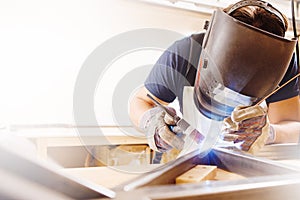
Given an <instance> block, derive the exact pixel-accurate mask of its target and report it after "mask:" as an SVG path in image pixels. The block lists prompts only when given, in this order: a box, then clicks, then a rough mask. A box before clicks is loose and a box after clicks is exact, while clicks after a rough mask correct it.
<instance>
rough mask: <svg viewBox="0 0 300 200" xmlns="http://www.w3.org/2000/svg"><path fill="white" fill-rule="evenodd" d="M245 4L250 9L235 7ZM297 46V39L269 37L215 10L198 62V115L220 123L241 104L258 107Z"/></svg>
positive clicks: (283, 71) (272, 35)
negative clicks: (256, 104) (257, 104)
mask: <svg viewBox="0 0 300 200" xmlns="http://www.w3.org/2000/svg"><path fill="white" fill-rule="evenodd" d="M244 2H248V3H249V1H242V3H244ZM250 2H256V3H257V2H262V1H250ZM241 6H247V5H245V4H242V5H238V6H235V9H238V8H239V7H241ZM258 6H260V5H258ZM232 10H233V9H231V12H232ZM278 12H279V11H278ZM277 14H278V13H277ZM295 45H296V40H295V39H287V38H284V37H281V36H278V35H275V34H272V33H269V32H267V31H264V30H262V29H259V28H256V27H254V26H251V25H248V24H246V23H244V22H241V21H239V20H237V19H235V18H233V17H231V16H230V15H229V14H228V13H226V12H224V11H222V10H220V9H218V10H216V11H215V12H214V14H213V16H212V20H211V21H210V24H209V26H208V29H207V32H206V34H205V37H204V40H203V43H202V47H203V49H202V52H201V55H200V60H199V63H198V70H197V75H196V80H195V87H194V102H195V105H196V107H197V109H198V111H200V113H201V114H203V115H204V116H206V117H208V118H210V119H213V120H217V121H221V120H223V119H224V118H225V117H228V116H230V114H231V112H232V111H233V109H234V108H235V107H236V106H238V105H245V106H249V105H253V104H255V103H257V102H258V101H259V100H261V99H262V98H263V97H265V96H266V95H268V94H269V93H270V92H272V91H273V90H274V89H275V88H276V87H277V86H278V84H279V82H280V81H281V79H282V78H283V76H284V74H285V72H286V70H287V68H288V66H289V62H290V60H291V57H292V54H293V51H294V48H295Z"/></svg>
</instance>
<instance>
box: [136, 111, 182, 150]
mask: <svg viewBox="0 0 300 200" xmlns="http://www.w3.org/2000/svg"><path fill="white" fill-rule="evenodd" d="M168 109H170V110H171V111H172V112H174V113H176V111H175V110H174V109H173V108H170V107H168ZM139 126H140V128H141V130H143V131H144V132H145V134H146V137H147V140H148V144H149V146H150V148H151V149H153V150H155V151H159V152H166V151H168V150H171V149H173V148H175V149H178V150H181V149H182V148H183V145H184V140H183V138H182V137H181V135H182V133H181V132H182V131H181V130H180V128H179V127H178V126H176V124H175V122H174V120H173V119H172V117H171V116H169V115H168V114H167V113H166V112H165V111H164V110H163V109H162V108H161V107H155V108H152V109H150V110H148V111H146V112H145V113H144V114H143V116H142V117H141V120H140V123H139ZM171 129H172V130H171Z"/></svg>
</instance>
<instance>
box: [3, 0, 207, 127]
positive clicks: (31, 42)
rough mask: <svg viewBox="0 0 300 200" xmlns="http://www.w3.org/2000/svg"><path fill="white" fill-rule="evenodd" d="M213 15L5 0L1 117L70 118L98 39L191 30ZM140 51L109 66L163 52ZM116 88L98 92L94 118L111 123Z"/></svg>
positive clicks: (82, 0) (122, 0)
mask: <svg viewBox="0 0 300 200" xmlns="http://www.w3.org/2000/svg"><path fill="white" fill-rule="evenodd" d="M208 17H209V16H205V15H203V16H202V15H200V14H199V13H194V12H189V11H183V10H177V9H172V8H167V7H159V6H157V5H152V4H147V3H142V2H140V1H134V0H131V1H130V0H49V1H45V0H44V1H41V0H26V1H23V0H10V1H5V0H1V1H0V36H1V37H0V54H1V59H0V91H1V96H0V124H1V123H4V124H42V123H50V124H52V123H73V107H72V106H73V89H74V84H75V80H76V77H77V75H78V72H79V70H80V68H81V66H82V64H83V62H84V61H85V59H86V58H87V57H88V56H89V54H90V53H91V52H92V51H93V50H94V49H95V48H96V47H98V46H99V45H101V44H102V43H103V42H105V41H106V40H108V39H110V38H111V37H113V36H115V35H117V34H120V33H122V32H126V31H130V30H133V29H138V28H163V29H168V30H174V31H177V32H180V33H182V34H184V35H189V34H191V33H193V32H197V31H200V30H202V26H203V18H208ZM141 53H143V52H136V53H133V54H132V55H128V56H127V57H124V58H121V59H120V60H118V61H115V62H114V63H112V64H113V66H114V67H112V69H113V68H115V69H114V70H116V71H118V67H121V66H122V67H123V68H125V69H126V68H127V67H128V69H130V67H131V68H132V67H133V66H141V65H144V64H151V63H152V64H153V62H154V61H155V60H156V59H157V57H158V56H159V54H160V53H161V52H160V51H153V50H149V51H145V52H144V54H142V55H141ZM135 55H136V58H139V59H135V57H134V56H135ZM124 63H125V64H126V63H127V65H128V66H124ZM123 73H124V72H123ZM112 75H113V73H112V72H109V71H108V72H107V74H106V75H105V76H104V77H103V80H101V81H105V79H108V80H110V81H111V80H112ZM119 76H120V77H119V78H121V77H122V73H121V74H120V75H119ZM105 77H106V78H105ZM117 78H118V77H117ZM113 82H117V80H116V81H113ZM103 88H104V87H98V90H101V89H103ZM112 90H113V88H109V89H107V88H104V89H103V91H101V92H99V91H98V92H97V93H96V95H95V98H96V102H97V104H95V109H96V113H97V118H98V120H99V121H100V123H101V124H104V125H111V124H114V120H113V117H112V116H111V113H110V111H111V91H112ZM103 92H104V93H103ZM99 93H101V95H100V96H99V95H98V94H99ZM100 100H101V101H103V102H100ZM125 103H126V102H125ZM124 114H125V113H124Z"/></svg>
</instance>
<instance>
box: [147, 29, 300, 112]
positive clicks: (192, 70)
mask: <svg viewBox="0 0 300 200" xmlns="http://www.w3.org/2000/svg"><path fill="white" fill-rule="evenodd" d="M203 37H204V33H200V34H195V35H193V36H189V37H185V38H183V39H181V40H179V41H176V42H175V43H174V44H173V45H171V46H170V47H169V48H168V49H167V50H166V51H165V52H164V53H163V54H162V55H161V56H160V58H159V59H158V61H157V62H156V64H155V65H154V66H153V69H152V70H151V72H150V74H149V75H148V77H147V79H146V81H145V83H144V84H145V87H146V88H147V89H148V90H149V91H150V92H151V93H152V94H153V95H154V96H156V97H157V98H159V99H161V100H163V101H165V102H169V103H170V102H172V101H174V99H175V98H176V97H178V101H179V105H180V109H182V96H183V89H184V86H194V82H195V77H196V73H197V67H198V61H199V57H200V54H201V45H200V44H201V43H202V40H203ZM195 42H196V43H197V42H198V43H197V44H195ZM297 73H298V67H297V64H296V61H295V55H293V57H292V60H291V62H290V65H289V68H288V70H287V72H286V74H285V76H284V77H283V79H282V80H281V82H280V84H279V85H282V84H283V83H285V82H286V81H288V80H289V79H291V78H292V77H294V76H295V75H296V74H297ZM298 94H299V85H298V78H297V79H295V80H294V81H292V82H291V83H289V84H288V85H286V86H285V87H283V88H282V89H280V90H279V91H278V92H276V93H275V94H273V95H272V96H270V97H269V98H268V99H267V100H266V101H267V103H272V102H276V101H281V100H284V99H288V98H291V97H295V96H297V95H298Z"/></svg>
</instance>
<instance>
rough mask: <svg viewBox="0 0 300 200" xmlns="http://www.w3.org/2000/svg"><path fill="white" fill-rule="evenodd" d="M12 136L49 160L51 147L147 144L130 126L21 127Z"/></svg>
mask: <svg viewBox="0 0 300 200" xmlns="http://www.w3.org/2000/svg"><path fill="white" fill-rule="evenodd" d="M99 130H100V131H99ZM10 134H13V135H16V136H20V137H25V138H27V139H29V140H31V141H32V142H33V143H34V144H35V145H36V148H37V154H38V156H39V157H40V158H43V159H47V157H48V151H47V150H48V148H49V147H71V146H92V145H95V146H97V145H120V144H123V145H124V144H147V140H146V138H145V137H144V136H143V134H142V133H140V132H138V131H137V130H136V129H135V128H133V127H130V126H126V127H116V126H103V127H72V126H71V127H46V128H40V127H30V128H28V127H25V128H24V127H21V128H20V127H19V128H14V129H12V130H10Z"/></svg>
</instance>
